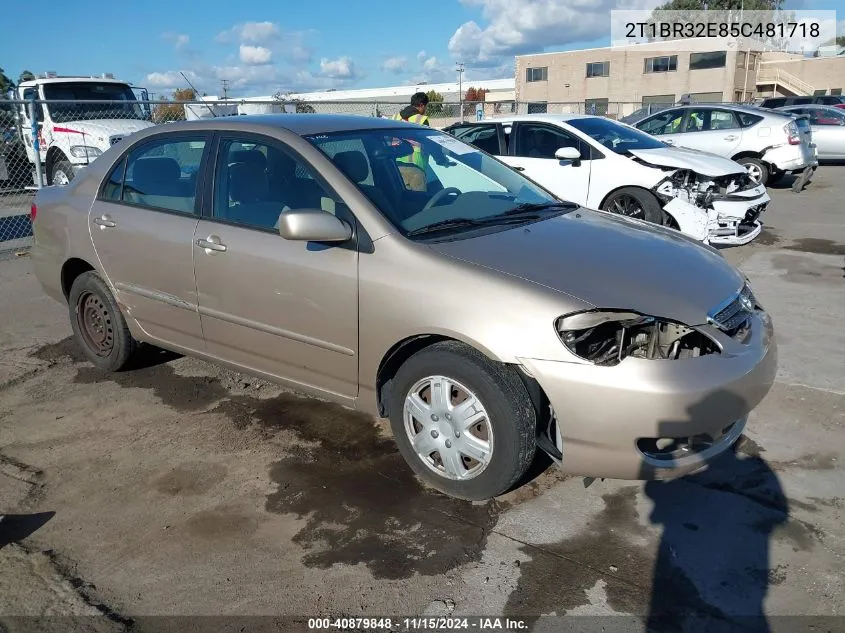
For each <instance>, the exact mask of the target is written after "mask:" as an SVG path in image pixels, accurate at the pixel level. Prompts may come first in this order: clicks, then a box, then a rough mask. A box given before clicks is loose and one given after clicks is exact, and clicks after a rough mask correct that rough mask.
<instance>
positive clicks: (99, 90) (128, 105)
mask: <svg viewBox="0 0 845 633" xmlns="http://www.w3.org/2000/svg"><path fill="white" fill-rule="evenodd" d="M44 98H45V99H46V100H47V101H59V102H63V103H51V104H49V105H48V109H49V113H50V117H51V118H52V119H53V121H54V122H55V123H72V122H73V121H90V120H91V119H143V118H144V115H143V113H142V111H141V107H140V106H139V105H138V103H137V98H136V97H135V93H134V92H132V89H131V88H130V87H129V86H127V85H126V84H119V83H110V82H102V83H98V82H95V81H84V82H78V83H71V82H67V83H64V82H62V83H47V84H44ZM86 101H88V102H91V103H86ZM98 101H99V102H105V101H111V102H113V103H97V102H98Z"/></svg>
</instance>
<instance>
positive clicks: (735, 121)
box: [633, 104, 818, 185]
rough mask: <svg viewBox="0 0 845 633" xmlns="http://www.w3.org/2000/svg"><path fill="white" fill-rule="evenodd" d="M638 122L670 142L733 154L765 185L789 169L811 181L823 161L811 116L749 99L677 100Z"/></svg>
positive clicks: (715, 152)
mask: <svg viewBox="0 0 845 633" xmlns="http://www.w3.org/2000/svg"><path fill="white" fill-rule="evenodd" d="M633 126H634V127H636V128H638V129H640V130H642V131H643V132H647V133H648V134H651V135H653V136H656V137H657V138H659V139H660V140H661V141H663V142H664V143H668V144H670V145H676V146H678V147H688V148H690V149H697V150H701V151H703V152H709V153H711V154H717V155H718V156H723V157H725V158H730V159H731V160H734V161H736V162H737V163H739V164H740V165H743V166H744V167H745V168H746V170H748V175H749V176H751V179H752V180H753V181H754V182H756V183H759V184H762V185H765V184H768V183H772V182H775V181H777V180H778V179H780V178H781V177H782V176H783V175H784V174H801V175H802V176H803V177H804V182H805V183H806V182H808V181H809V177H810V176H811V175H812V171H813V170H814V169H815V168H816V167H817V166H818V159H817V158H816V155H815V151H814V146H813V138H812V132H811V130H810V125H809V123H808V122H807V120H806V119H805V118H796V117H795V116H794V115H791V114H788V113H786V112H777V111H774V110H766V109H764V108H757V107H754V106H748V105H725V104H718V105H716V104H696V105H685V106H675V107H672V108H669V109H667V110H661V111H659V112H657V113H656V114H652V115H651V116H648V117H646V118H644V119H641V120H639V121H637V122H635V123H633Z"/></svg>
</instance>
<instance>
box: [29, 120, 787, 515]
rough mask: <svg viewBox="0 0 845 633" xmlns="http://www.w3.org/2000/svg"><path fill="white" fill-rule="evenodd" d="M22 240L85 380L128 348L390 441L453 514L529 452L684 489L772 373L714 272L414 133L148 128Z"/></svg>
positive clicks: (732, 279) (719, 261)
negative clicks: (299, 397) (369, 419)
mask: <svg viewBox="0 0 845 633" xmlns="http://www.w3.org/2000/svg"><path fill="white" fill-rule="evenodd" d="M32 215H33V232H34V236H35V245H34V247H33V250H32V260H33V265H34V268H35V273H36V275H37V277H38V279H39V280H40V282H41V284H42V285H43V287H44V289H45V291H46V292H47V293H48V294H49V295H50V296H51V297H53V298H55V299H56V300H58V301H60V302H62V303H63V304H65V305H66V306H67V309H68V317H69V319H70V323H71V327H72V328H73V332H74V334H75V336H76V340H77V341H78V344H79V345H80V347H81V348H82V350H84V352H85V354H86V355H87V357H88V359H89V360H90V361H91V363H92V364H94V365H95V366H96V367H98V368H100V369H102V370H104V371H118V370H124V369H127V368H130V367H131V358H132V355H133V353H134V351H135V350H136V348H137V345H138V343H139V342H145V343H149V344H152V345H155V346H158V347H162V348H165V349H170V350H174V351H176V352H180V353H183V354H188V355H192V356H197V357H200V358H205V359H207V360H210V361H212V362H216V363H221V364H224V365H227V366H229V367H233V368H235V369H237V370H239V371H243V372H247V373H253V374H256V375H258V376H263V377H265V378H268V379H271V380H275V381H278V382H279V383H281V384H284V385H287V386H289V387H291V388H293V389H296V390H298V391H302V392H306V393H311V394H315V395H317V396H319V397H322V398H324V399H327V400H330V401H333V402H336V403H339V404H341V405H344V406H347V407H351V408H355V409H359V410H361V411H364V412H367V413H371V414H374V415H377V416H382V417H387V418H389V419H390V423H391V428H392V430H393V435H394V437H395V439H396V442H397V444H398V446H399V450H400V452H401V453H402V455H403V456H404V458H405V459H406V460H407V462H408V464H409V465H410V467H411V468H412V469H413V470H414V471H415V472H416V473H417V474H418V475H419V476H420V477H421V478H422V479H424V480H425V481H427V482H428V483H430V484H431V485H432V486H433V487H435V488H437V489H439V490H441V491H443V492H446V493H448V494H450V495H454V496H457V497H462V498H468V499H486V498H489V497H492V496H495V495H498V494H500V493H502V492H505V491H506V490H508V489H509V488H511V487H512V486H513V485H514V483H515V482H517V481H518V480H519V479H520V477H521V476H522V475H523V474H524V473H525V471H526V469H527V468H528V467H529V465H530V464H531V463H532V460H533V458H534V455H535V452H536V451H537V450H542V451H546V452H547V453H548V454H549V455H551V456H552V458H553V459H555V460H556V461H557V462H558V463H559V464H560V465H561V467H562V468H563V469H565V470H567V471H569V472H572V473H577V474H581V475H590V476H598V477H614V478H627V479H650V478H657V477H659V478H666V477H675V476H678V475H681V474H684V473H687V472H691V471H694V470H698V469H700V468H702V467H704V466H705V465H706V464H708V463H709V462H710V461H711V460H712V459H713V458H715V457H716V456H718V455H719V454H720V453H722V452H724V451H725V450H727V449H728V448H729V447H730V446H731V445H732V444H733V443H734V442H736V440H737V439H738V438H739V436H740V434H741V433H742V431H743V428H744V426H745V423H746V418H747V416H748V413H749V412H750V411H751V410H752V409H754V407H756V406H757V404H758V403H759V402H760V401H761V400H762V399H763V397H764V396H765V395H766V393H767V392H768V391H769V389H770V388H771V386H772V383H773V381H774V377H775V372H776V370H777V350H776V343H775V339H774V334H773V327H772V323H771V320H770V318H769V316H768V314H767V313H766V312H765V310H764V309H763V308H762V307H761V305H760V303H759V302H758V300H757V299H756V298H755V296H754V294H753V293H752V291H751V288H750V287H749V285H748V281H747V280H746V279H745V277H744V276H743V275H742V274H741V273H740V272H739V271H738V270H736V269H735V268H734V267H732V266H731V265H730V264H728V262H727V261H725V259H724V258H723V257H722V256H721V255H720V254H719V252H718V251H716V250H715V249H713V248H711V247H709V246H704V245H701V244H699V243H697V242H696V241H695V240H693V239H692V238H689V237H686V236H684V235H681V234H680V233H678V232H677V231H674V230H672V229H668V228H663V227H657V226H655V225H651V224H647V223H645V222H642V221H637V220H631V219H627V218H624V217H620V216H618V215H613V214H611V213H606V212H601V211H590V210H587V209H583V208H581V207H578V206H577V205H574V204H572V203H568V202H563V201H561V200H559V199H558V198H556V197H555V196H553V195H552V194H550V193H549V192H548V191H546V190H544V189H543V188H542V187H540V186H539V185H537V184H536V183H534V182H532V181H531V180H529V179H527V178H526V177H525V176H523V175H522V174H521V173H519V172H518V171H516V170H514V169H512V168H511V167H508V166H507V165H505V164H504V163H502V162H501V161H499V160H497V159H495V158H493V157H492V156H490V155H488V154H486V153H484V152H482V151H481V150H478V149H476V148H474V147H473V146H472V145H468V144H466V143H464V142H462V141H460V140H458V139H456V138H454V137H453V136H450V135H448V134H446V133H444V132H441V131H438V130H434V129H431V128H429V127H427V126H419V125H414V124H409V123H403V122H401V121H392V120H383V119H376V118H370V117H354V116H341V115H334V116H333V115H316V114H315V115H308V114H286V115H278V116H277V115H262V116H242V117H220V118H216V119H209V120H205V121H186V122H179V123H173V124H172V125H164V126H156V127H153V128H149V129H146V130H143V131H141V132H138V133H136V134H134V135H132V136H130V137H127V138H125V139H124V140H122V141H121V142H119V143H117V144H115V145H113V146H112V147H111V148H110V149H109V150H107V151H106V152H105V153H103V155H102V156H101V157H99V158H98V159H97V160H96V161H95V162H93V163H92V164H91V165H90V166H89V167H88V168H86V169H85V170H83V171H82V172H80V173H79V175H78V176H77V177H76V178H74V180H73V181H72V182H71V183H70V185H68V186H65V187H45V188H43V189H40V190H39V191H38V193H37V195H36V197H35V202H34V204H33V206H32ZM344 433H347V434H348V433H350V431H344ZM353 448H354V447H353Z"/></svg>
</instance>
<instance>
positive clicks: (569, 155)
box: [555, 147, 581, 162]
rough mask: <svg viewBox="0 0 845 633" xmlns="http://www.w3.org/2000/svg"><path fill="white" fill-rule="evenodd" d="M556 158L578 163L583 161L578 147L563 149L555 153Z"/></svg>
mask: <svg viewBox="0 0 845 633" xmlns="http://www.w3.org/2000/svg"><path fill="white" fill-rule="evenodd" d="M555 158H557V159H558V160H571V161H572V162H576V161H580V160H581V152H580V151H578V148H577V147H561V148H560V149H559V150H557V151H556V152H555Z"/></svg>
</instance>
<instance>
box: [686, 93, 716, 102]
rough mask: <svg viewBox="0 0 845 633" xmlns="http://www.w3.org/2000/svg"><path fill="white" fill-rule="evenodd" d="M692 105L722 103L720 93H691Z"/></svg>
mask: <svg viewBox="0 0 845 633" xmlns="http://www.w3.org/2000/svg"><path fill="white" fill-rule="evenodd" d="M690 98H691V99H692V102H693V103H722V93H721V92H691V93H690Z"/></svg>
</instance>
